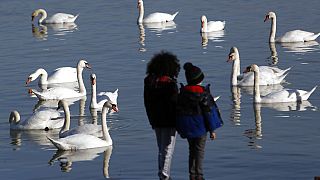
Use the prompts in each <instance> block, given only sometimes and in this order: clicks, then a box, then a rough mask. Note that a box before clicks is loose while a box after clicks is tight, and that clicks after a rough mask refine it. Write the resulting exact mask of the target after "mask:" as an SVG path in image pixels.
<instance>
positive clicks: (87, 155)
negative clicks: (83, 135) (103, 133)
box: [48, 146, 113, 178]
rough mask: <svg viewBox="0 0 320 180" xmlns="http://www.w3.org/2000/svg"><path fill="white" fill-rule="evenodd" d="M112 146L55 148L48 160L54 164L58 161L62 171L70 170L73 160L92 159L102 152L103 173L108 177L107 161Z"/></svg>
mask: <svg viewBox="0 0 320 180" xmlns="http://www.w3.org/2000/svg"><path fill="white" fill-rule="evenodd" d="M112 148H113V147H112V146H107V147H102V148H93V149H86V150H77V151H60V150H57V151H56V152H55V154H54V155H53V156H52V158H51V159H50V160H49V162H48V163H49V164H50V165H54V163H55V162H56V161H58V162H59V163H60V164H59V165H60V167H61V171H62V172H70V171H71V170H72V164H73V163H74V162H81V161H92V160H94V159H95V158H97V157H98V156H100V154H101V153H102V152H103V168H102V170H103V175H104V177H106V178H109V161H110V157H111V154H112Z"/></svg>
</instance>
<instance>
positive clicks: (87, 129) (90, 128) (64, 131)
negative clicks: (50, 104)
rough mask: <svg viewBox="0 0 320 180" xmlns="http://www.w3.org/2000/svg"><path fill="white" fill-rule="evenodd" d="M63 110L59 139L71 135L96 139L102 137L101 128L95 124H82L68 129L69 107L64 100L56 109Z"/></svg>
mask: <svg viewBox="0 0 320 180" xmlns="http://www.w3.org/2000/svg"><path fill="white" fill-rule="evenodd" d="M61 107H62V108H63V111H64V124H63V126H62V128H61V130H60V132H59V137H60V138H63V137H67V136H70V135H73V134H89V135H94V136H97V137H102V128H101V126H100V125H97V124H83V125H81V126H76V127H74V128H72V129H70V110H69V105H68V103H67V102H66V101H65V100H60V101H59V103H58V108H57V109H60V108H61Z"/></svg>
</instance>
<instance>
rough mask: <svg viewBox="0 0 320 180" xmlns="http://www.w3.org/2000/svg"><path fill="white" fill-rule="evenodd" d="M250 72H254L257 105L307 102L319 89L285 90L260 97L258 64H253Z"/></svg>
mask: <svg viewBox="0 0 320 180" xmlns="http://www.w3.org/2000/svg"><path fill="white" fill-rule="evenodd" d="M249 70H250V71H252V72H254V93H253V95H254V99H253V101H254V102H255V103H280V102H300V101H305V100H307V99H308V98H309V97H310V95H311V94H312V93H313V91H314V90H315V89H316V88H317V86H315V87H314V88H313V89H312V90H311V91H304V90H299V89H297V90H291V89H283V90H280V91H277V92H272V93H270V94H268V95H266V96H264V97H261V96H260V89H259V88H260V87H259V83H260V82H259V81H260V78H259V74H260V70H259V67H258V66H257V65H256V64H252V65H251V66H250V67H249Z"/></svg>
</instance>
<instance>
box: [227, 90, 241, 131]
mask: <svg viewBox="0 0 320 180" xmlns="http://www.w3.org/2000/svg"><path fill="white" fill-rule="evenodd" d="M231 93H232V102H233V103H232V109H231V114H230V120H231V121H232V122H233V123H234V125H236V126H238V125H240V116H241V112H240V104H241V89H240V88H239V87H237V86H233V87H231Z"/></svg>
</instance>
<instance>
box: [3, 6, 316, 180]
mask: <svg viewBox="0 0 320 180" xmlns="http://www.w3.org/2000/svg"><path fill="white" fill-rule="evenodd" d="M144 4H145V12H146V14H149V13H151V12H155V11H162V12H168V13H174V12H175V11H179V14H178V16H177V17H176V19H175V24H170V25H168V26H167V27H159V26H156V27H150V26H146V25H145V26H138V25H137V24H136V19H137V16H138V11H137V1H135V0H122V1H106V0H94V1H85V0H77V1H71V0H68V1H66V0H55V1H49V0H44V1H34V0H32V1H23V0H3V1H1V5H0V9H1V11H0V22H1V23H0V27H1V28H0V34H1V35H0V40H1V45H0V47H1V48H0V61H1V66H0V81H1V90H0V96H1V100H0V101H1V103H0V178H1V179H58V178H59V179H104V178H105V177H106V176H109V177H110V178H112V179H148V180H149V179H157V176H156V171H157V147H156V140H155V135H154V132H153V131H152V130H151V127H150V125H149V123H148V120H147V117H146V113H145V109H144V105H143V78H144V76H145V68H146V63H147V62H148V61H149V59H150V58H151V57H152V56H153V54H154V53H157V52H159V51H160V50H163V49H165V50H168V51H171V52H173V53H174V54H176V55H177V56H178V58H179V59H180V60H181V65H183V64H184V63H185V62H187V61H191V62H192V63H194V64H195V65H197V66H199V67H200V68H201V69H202V70H203V71H204V72H205V76H206V78H205V82H204V83H210V84H212V86H211V87H212V91H213V93H214V95H219V96H221V97H220V99H219V100H218V102H217V103H218V106H219V108H220V110H221V112H222V117H223V119H224V122H225V125H224V127H223V128H221V129H219V130H218V131H217V136H218V138H217V140H215V141H210V140H208V142H207V146H206V152H205V153H206V154H205V161H204V171H205V177H206V179H219V180H224V179H225V180H229V179H246V180H247V179H312V178H313V177H314V176H320V170H319V166H320V154H319V149H320V143H319V142H320V120H319V115H320V113H319V107H320V92H319V89H317V90H316V91H315V92H314V93H313V94H312V95H311V97H310V99H309V101H307V102H304V103H302V104H275V105H272V106H269V107H266V106H262V107H260V106H253V103H252V95H251V94H250V93H251V92H250V89H244V88H242V89H236V88H234V89H232V88H230V81H229V79H230V74H231V64H230V63H226V60H227V56H228V53H229V50H230V48H231V47H232V46H236V47H238V49H239V51H240V58H241V60H242V61H241V62H242V63H241V65H242V69H243V68H244V67H245V65H249V64H252V63H256V64H258V65H274V66H277V67H279V68H282V69H284V68H288V67H293V68H292V69H291V71H290V73H289V75H288V76H287V78H286V81H287V83H285V84H283V86H284V87H289V88H293V89H304V90H310V89H311V88H312V87H314V86H315V85H319V84H320V81H319V77H320V71H319V66H320V59H319V55H320V54H319V53H320V47H319V44H318V43H317V42H312V43H311V44H306V43H304V44H287V45H285V44H283V45H282V44H276V46H275V47H272V50H273V51H270V48H269V43H268V35H269V29H270V22H266V23H264V22H263V20H264V17H265V14H266V13H267V12H268V11H270V10H272V11H275V12H276V13H277V15H278V16H277V17H278V29H277V35H281V34H283V33H284V32H286V31H288V30H294V29H303V30H308V31H312V32H319V31H320V24H319V17H320V11H319V6H320V1H318V0H309V1H299V0H292V1H276V0H267V1H252V0H250V1H235V0H229V1H217V0H211V1H206V0H200V1H184V0H175V1H168V0H163V1H151V0H145V2H144ZM37 8H44V9H46V10H47V12H48V14H49V16H50V15H52V14H53V13H56V12H66V13H72V14H77V13H79V14H80V16H79V18H78V19H77V21H76V24H75V25H73V26H68V27H59V26H45V27H41V26H38V25H37V24H35V26H34V27H33V26H32V24H31V21H30V20H31V17H30V15H31V13H32V11H33V10H35V9H37ZM203 14H205V15H207V18H208V19H209V20H225V21H226V29H225V30H224V31H222V32H218V33H216V34H211V35H210V36H208V37H207V39H206V38H205V37H203V38H202V37H201V35H200V33H199V29H200V27H199V26H200V16H201V15H203ZM318 41H319V39H318ZM275 53H277V55H278V56H277V57H276V58H272V57H271V55H272V54H273V55H274V54H275ZM81 58H84V59H86V60H87V61H88V62H89V63H90V64H91V65H92V70H89V71H88V70H85V71H84V73H83V77H84V80H85V84H86V87H87V91H88V93H89V94H88V95H87V99H86V100H85V99H82V101H77V102H75V103H74V104H72V105H71V106H70V109H71V115H72V117H71V120H72V122H71V124H72V125H74V126H75V125H77V124H78V123H80V122H79V121H84V122H90V121H91V114H90V111H89V102H90V97H91V96H90V86H89V75H90V74H91V73H93V72H94V73H95V74H96V75H97V82H98V83H97V84H98V86H97V89H98V90H97V91H98V92H100V91H113V90H115V89H116V88H118V89H119V97H118V106H119V109H120V111H119V112H118V113H114V114H112V115H110V116H108V125H109V126H110V128H111V129H110V134H111V137H112V139H113V142H114V145H113V147H112V148H108V149H96V150H90V151H77V152H73V153H70V152H66V153H62V154H59V153H56V149H55V147H54V146H52V145H51V144H50V142H49V141H48V140H47V139H46V136H50V137H57V135H58V130H57V131H49V132H45V131H20V132H19V131H18V132H16V131H11V132H10V129H9V124H8V117H9V114H10V112H11V111H12V110H14V109H16V110H18V111H19V112H20V114H21V117H22V118H26V117H28V116H30V115H31V114H32V111H33V109H34V107H35V105H36V104H37V99H36V98H34V97H30V95H29V94H28V89H29V88H38V86H37V83H36V82H33V83H31V84H30V85H29V86H27V87H26V86H25V81H26V79H27V77H28V75H29V74H30V73H31V72H33V71H34V70H36V69H38V68H40V67H42V68H44V69H46V70H47V71H48V72H51V71H52V70H54V69H56V68H58V67H61V66H75V65H76V63H77V62H78V60H79V59H81ZM179 82H183V83H184V82H185V79H184V71H183V70H182V71H181V73H180V76H179ZM276 88H277V87H276ZM81 107H82V109H81ZM187 148H188V146H187V141H186V140H184V139H181V138H180V137H178V138H177V144H176V150H175V154H174V157H173V162H172V170H171V171H172V177H173V179H181V180H183V179H188V149H187ZM59 160H60V161H59Z"/></svg>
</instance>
